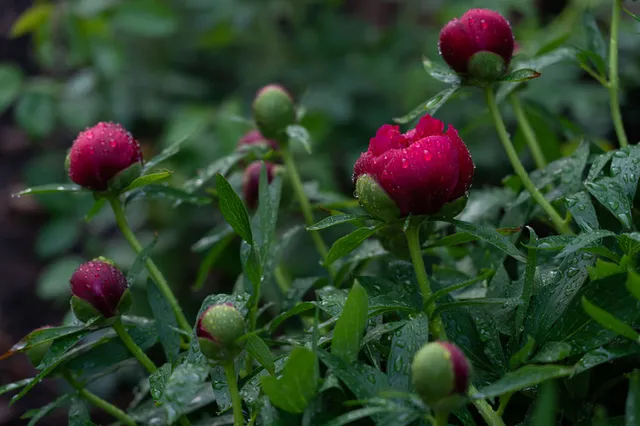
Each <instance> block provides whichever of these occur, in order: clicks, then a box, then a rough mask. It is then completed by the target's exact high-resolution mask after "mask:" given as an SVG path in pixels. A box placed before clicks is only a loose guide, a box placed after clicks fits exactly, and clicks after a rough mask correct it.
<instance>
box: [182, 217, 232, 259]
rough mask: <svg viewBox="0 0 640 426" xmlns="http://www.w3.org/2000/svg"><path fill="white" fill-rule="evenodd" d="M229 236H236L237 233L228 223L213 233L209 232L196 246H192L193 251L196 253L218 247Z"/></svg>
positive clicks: (217, 227) (216, 228)
mask: <svg viewBox="0 0 640 426" xmlns="http://www.w3.org/2000/svg"><path fill="white" fill-rule="evenodd" d="M229 235H235V233H234V232H233V228H231V227H230V226H229V224H227V223H226V222H225V223H221V224H220V225H218V226H216V227H215V228H213V229H212V230H211V231H209V232H207V234H206V235H205V236H204V237H202V238H201V239H199V240H198V241H197V242H196V243H195V244H194V245H192V246H191V250H192V251H194V252H196V253H200V252H203V251H206V250H209V249H211V248H212V247H215V246H216V245H218V244H219V243H220V242H221V241H223V240H225V239H227V237H229Z"/></svg>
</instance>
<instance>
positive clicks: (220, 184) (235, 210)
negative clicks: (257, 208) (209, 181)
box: [216, 174, 253, 245]
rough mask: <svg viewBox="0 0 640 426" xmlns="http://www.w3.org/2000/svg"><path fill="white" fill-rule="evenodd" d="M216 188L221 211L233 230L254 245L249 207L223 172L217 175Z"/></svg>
mask: <svg viewBox="0 0 640 426" xmlns="http://www.w3.org/2000/svg"><path fill="white" fill-rule="evenodd" d="M216 189H217V190H218V197H219V201H220V212H221V213H222V216H224V219H225V220H226V221H227V223H228V224H229V225H231V227H232V228H233V230H234V231H235V232H236V233H237V234H238V235H240V237H241V238H242V239H243V240H245V241H246V242H247V243H248V244H249V245H253V235H252V233H251V222H250V220H249V213H248V212H247V208H246V207H245V205H244V204H243V203H242V200H241V199H240V197H239V196H238V194H236V192H235V191H234V190H233V188H232V187H231V185H230V184H229V182H227V180H226V179H225V178H224V176H222V175H221V174H217V175H216Z"/></svg>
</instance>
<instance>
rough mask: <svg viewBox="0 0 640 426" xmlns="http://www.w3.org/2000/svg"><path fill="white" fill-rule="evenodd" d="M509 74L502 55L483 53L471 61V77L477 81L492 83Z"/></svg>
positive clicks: (479, 53)
mask: <svg viewBox="0 0 640 426" xmlns="http://www.w3.org/2000/svg"><path fill="white" fill-rule="evenodd" d="M505 72H507V66H506V64H505V62H504V59H502V57H501V56H500V55H497V54H495V53H493V52H488V51H481V52H478V53H476V54H474V55H473V56H472V57H471V59H469V76H470V77H471V78H473V79H475V80H479V81H483V82H492V81H496V80H499V79H500V77H502V76H504V74H505Z"/></svg>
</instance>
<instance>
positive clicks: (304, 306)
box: [269, 302, 315, 333]
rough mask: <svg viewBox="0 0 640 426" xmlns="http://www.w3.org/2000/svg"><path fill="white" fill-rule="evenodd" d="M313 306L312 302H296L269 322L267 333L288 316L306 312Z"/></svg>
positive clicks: (271, 331)
mask: <svg viewBox="0 0 640 426" xmlns="http://www.w3.org/2000/svg"><path fill="white" fill-rule="evenodd" d="M314 307H315V304H314V303H313V302H301V303H298V304H297V305H296V306H294V307H293V308H291V309H289V310H288V311H285V312H283V313H281V314H280V315H278V316H277V317H275V318H274V319H273V320H272V321H271V323H270V324H269V333H273V332H274V331H275V330H276V329H277V328H278V327H279V326H280V324H282V323H283V322H284V321H285V320H287V319H288V318H291V317H293V316H296V315H298V314H301V313H303V312H307V311H309V310H311V309H313V308H314Z"/></svg>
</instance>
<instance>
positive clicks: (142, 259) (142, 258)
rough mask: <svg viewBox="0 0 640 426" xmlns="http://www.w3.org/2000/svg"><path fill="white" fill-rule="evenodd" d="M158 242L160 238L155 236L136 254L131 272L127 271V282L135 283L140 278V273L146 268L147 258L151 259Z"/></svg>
mask: <svg viewBox="0 0 640 426" xmlns="http://www.w3.org/2000/svg"><path fill="white" fill-rule="evenodd" d="M157 242H158V240H157V239H156V238H154V239H153V240H152V241H151V242H150V243H149V244H148V245H147V246H146V247H145V248H143V249H142V251H141V252H140V253H138V255H137V256H136V258H135V260H134V261H133V264H132V265H131V268H129V272H128V273H127V282H129V284H130V285H131V284H133V283H134V282H135V281H136V280H137V279H138V277H139V276H140V274H141V273H142V272H143V271H144V270H145V265H146V263H147V260H149V257H150V256H151V252H152V251H153V249H154V247H155V246H156V243H157Z"/></svg>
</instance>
